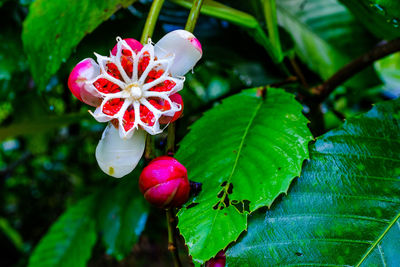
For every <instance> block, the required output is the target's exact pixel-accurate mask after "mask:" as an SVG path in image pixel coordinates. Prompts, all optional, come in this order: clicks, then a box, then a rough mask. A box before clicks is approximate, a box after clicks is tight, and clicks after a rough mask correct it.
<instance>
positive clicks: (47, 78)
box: [0, 0, 400, 266]
mask: <svg viewBox="0 0 400 267" xmlns="http://www.w3.org/2000/svg"><path fill="white" fill-rule="evenodd" d="M152 2H153V1H147V0H146V1H135V0H110V1H105V0H101V1H95V0H82V1H66V0H61V1H51V0H47V1H46V0H36V1H33V0H19V1H7V0H0V22H1V24H2V28H1V30H0V93H1V94H0V124H1V128H0V142H3V143H1V144H0V177H1V178H2V179H0V235H1V236H2V237H5V238H0V239H1V240H0V247H1V248H2V250H1V254H0V257H1V259H2V262H1V264H2V265H4V266H26V265H27V264H28V259H29V258H30V260H29V264H30V265H31V266H32V265H33V266H84V265H87V266H127V265H129V266H150V265H152V266H153V265H154V266H161V265H165V262H167V263H168V262H169V261H170V260H171V258H170V256H169V251H168V248H167V243H168V240H167V230H166V229H165V217H164V216H165V214H164V213H163V212H160V211H159V210H156V209H149V207H148V206H147V205H146V203H144V201H143V196H142V195H141V194H140V193H139V190H138V186H137V178H138V174H139V172H140V171H141V168H140V167H138V168H137V172H136V173H135V174H133V175H130V176H129V177H126V178H123V179H117V180H115V179H112V178H109V177H107V176H106V175H104V174H102V173H101V171H100V170H99V169H98V166H97V164H96V160H95V157H94V151H95V148H96V144H97V143H98V141H99V138H100V137H101V131H102V130H103V129H104V124H100V123H98V122H96V121H95V120H93V119H91V117H90V115H89V114H88V113H87V109H88V107H87V106H85V105H83V104H82V103H80V102H79V101H77V100H76V99H74V98H73V96H72V95H71V94H70V92H69V90H68V88H67V77H68V75H69V72H70V70H71V69H72V68H73V66H74V65H75V64H76V63H77V62H79V61H80V60H82V59H83V58H85V57H88V56H91V55H92V54H93V52H94V51H95V52H98V53H99V54H102V55H106V54H107V53H109V50H110V49H111V48H112V47H113V45H114V44H115V37H117V36H121V37H122V38H136V39H138V38H139V36H140V35H141V33H142V29H143V27H144V26H146V23H145V21H146V17H147V14H148V12H149V10H150V5H151V4H152ZM161 2H163V5H162V9H161V12H160V16H159V18H158V20H157V23H156V27H155V31H154V40H158V39H159V38H161V36H163V35H164V34H165V33H166V32H169V31H171V30H174V29H176V28H183V27H184V25H185V23H186V22H187V19H188V14H189V12H188V9H189V8H191V7H192V5H193V3H197V2H198V1H192V0H170V1H161ZM132 3H134V5H131V4H132ZM159 3H160V2H159ZM274 3H276V8H275V6H274ZM341 3H342V4H341ZM121 7H127V8H121ZM117 10H118V11H117ZM399 10H400V4H399V1H394V0H391V1H389V0H371V1H370V0H362V1H354V0H349V1H344V0H324V1H320V0H304V1H303V0H302V1H296V0H271V1H270V0H268V1H267V0H265V1H263V0H250V1H226V0H224V1H222V0H217V1H213V0H204V1H203V6H202V8H201V13H202V16H200V17H199V20H198V21H197V23H196V27H195V32H194V34H195V35H196V37H197V38H198V39H199V40H200V42H201V43H202V46H203V58H202V60H201V61H200V62H199V63H198V64H197V65H196V67H195V68H194V72H192V73H188V74H187V75H186V81H185V86H184V87H185V88H184V90H182V91H180V94H181V95H182V97H183V98H184V104H185V109H184V114H183V115H184V116H183V117H182V118H180V119H179V120H178V122H177V124H176V130H175V133H176V135H175V137H176V140H177V141H180V140H183V141H182V142H181V147H180V148H179V150H178V154H177V157H178V158H179V159H180V160H181V161H182V162H183V163H184V164H185V165H186V167H187V169H188V173H189V176H190V177H189V178H190V179H191V180H193V181H197V182H201V183H202V188H203V189H202V191H201V192H200V193H199V195H197V196H193V197H192V199H191V200H190V201H189V202H188V203H187V204H186V205H185V206H184V207H183V208H182V209H181V211H180V212H179V225H178V226H179V230H180V231H181V233H182V235H183V237H184V240H183V238H181V237H179V238H178V246H177V247H178V251H179V254H180V257H181V260H182V263H183V266H189V264H190V263H191V260H192V259H194V261H195V264H199V262H204V261H206V260H207V259H209V258H210V257H212V256H214V255H215V254H216V253H217V252H218V251H220V250H221V249H224V248H227V247H228V252H227V255H228V264H229V265H230V266H231V265H233V266H246V265H249V266H283V265H293V266H300V265H312V264H314V265H316V266H325V265H329V266H331V265H335V266H344V265H346V266H347V265H351V266H357V263H358V264H359V265H360V266H385V265H386V266H399V265H400V262H399V259H398V254H399V251H400V247H399V243H398V240H399V238H400V228H399V227H397V226H398V225H399V223H400V219H399V216H400V213H399V203H400V200H399V195H400V194H399V186H398V182H399V181H398V178H399V176H400V173H399V170H400V167H399V164H398V162H399V161H400V159H399V158H398V155H399V154H400V153H399V149H400V148H399V144H398V143H399V142H398V139H399V134H398V133H399V132H400V131H399V129H398V128H399V118H400V115H399V101H400V100H396V101H393V102H387V103H384V104H379V105H377V106H376V107H375V108H374V109H373V110H372V111H371V112H369V113H367V114H364V115H362V116H359V117H356V118H354V119H350V120H349V122H347V123H345V124H344V126H342V127H341V128H339V129H337V130H334V131H331V132H328V133H326V132H327V130H328V129H329V128H334V127H338V126H341V125H342V124H343V118H345V117H351V116H353V115H354V114H359V113H360V112H364V111H366V110H368V109H370V106H371V105H372V104H374V103H377V102H379V101H381V100H382V99H385V98H392V97H395V96H398V95H399V90H398V89H399V88H400V78H399V76H400V75H399V70H398V69H399V62H400V61H399V55H398V54H393V55H390V56H388V57H387V58H384V59H381V60H379V61H377V62H375V64H374V68H370V67H369V68H367V71H366V72H362V73H360V74H358V75H356V76H354V78H352V79H351V80H349V81H348V82H346V83H341V86H340V87H338V88H337V89H336V90H335V91H334V93H332V94H331V95H330V96H329V98H328V99H327V100H326V101H324V102H323V103H316V102H315V98H313V96H312V93H311V94H310V93H309V92H310V91H311V92H313V90H308V89H311V88H310V87H314V86H317V85H319V84H320V83H321V82H322V80H324V79H326V78H328V77H330V76H331V75H332V74H334V73H335V72H336V71H337V70H338V69H339V68H341V67H342V66H343V65H345V64H346V63H348V62H350V61H352V60H354V59H355V58H356V57H358V56H360V55H362V54H364V53H365V52H367V51H369V50H371V49H374V47H375V46H376V45H377V44H378V43H382V39H393V38H396V37H400V35H399V27H398V25H397V24H398V20H399V18H400V16H399ZM156 17H157V16H155V17H153V18H154V19H156ZM215 18H217V19H215ZM189 20H191V18H189ZM154 21H155V20H154ZM277 22H278V25H279V27H278V25H277ZM189 23H193V21H189ZM192 25H193V24H192ZM147 26H148V25H147ZM368 30H369V31H368ZM89 33H90V34H89ZM373 35H375V36H373ZM75 50H76V51H75ZM298 59H300V60H301V62H298ZM28 62H29V65H30V70H28ZM296 62H297V66H296V64H294V63H296ZM376 74H378V76H379V78H380V80H381V82H382V83H381V84H378V82H379V80H378V79H377V76H376ZM32 78H33V79H32ZM33 81H35V82H33ZM257 86H261V87H263V88H268V89H267V90H266V95H265V99H263V98H262V97H261V95H259V96H257V93H261V92H262V90H261V88H258V90H257V89H253V90H245V91H243V92H241V93H239V94H236V93H238V92H240V90H242V88H250V87H257ZM269 87H283V88H284V90H282V89H272V88H269ZM234 94H236V95H234ZM232 95H234V96H232ZM230 96H231V97H230ZM226 97H228V98H227V99H224V98H226ZM294 97H296V100H294ZM221 101H222V103H221ZM297 101H298V102H300V103H298V102H297ZM89 109H92V108H89ZM92 110H93V109H92ZM207 110H209V111H207ZM203 112H205V113H204V116H203ZM302 112H303V113H304V114H305V115H306V116H307V118H308V119H309V120H310V121H311V124H310V125H307V120H306V119H305V117H304V116H303V115H302ZM191 125H192V126H191ZM188 127H190V128H191V129H190V130H189V129H188ZM308 127H309V128H310V129H311V130H312V131H313V132H316V133H326V134H325V135H323V136H322V137H320V138H318V139H317V141H316V143H315V144H311V145H309V146H308V145H307V144H308V142H309V141H310V140H311V135H310V132H309V130H308ZM153 141H154V145H155V148H154V152H155V154H156V155H161V154H163V153H164V151H165V143H167V142H166V131H164V134H160V135H158V136H156V137H155V138H154V140H153ZM308 148H311V160H309V161H307V162H306V164H303V172H302V174H301V175H300V173H301V172H300V168H301V166H302V163H304V159H307V158H308V155H309V152H308ZM299 175H300V176H301V178H299V179H297V180H295V182H294V183H293V187H292V188H291V189H290V187H289V186H290V184H291V183H292V180H293V179H294V178H295V177H296V176H299ZM288 187H289V190H288ZM282 193H284V194H282ZM286 194H288V195H287V196H286ZM82 196H89V197H88V198H85V199H83V200H81V201H77V200H79V199H82ZM70 203H76V204H75V205H72V206H69V205H70ZM66 206H68V208H66ZM267 208H268V210H267ZM265 212H266V214H267V216H265ZM60 214H62V215H61V216H60ZM57 218H58V219H57ZM52 224H53V225H52ZM51 225H52V226H51ZM48 229H50V230H48ZM46 230H48V232H47V234H46V235H44V237H43V233H45V232H46ZM246 230H248V232H247V233H246ZM240 235H242V236H241V237H240ZM39 240H41V241H40V242H39ZM396 241H397V242H396ZM184 242H186V245H187V247H188V248H189V253H190V254H191V255H192V256H193V258H191V257H189V256H188V255H187V253H186V252H187V250H186V249H184ZM35 244H38V245H37V247H36V248H34V247H33V246H34V245H35ZM230 244H231V247H229V245H230ZM396 256H397V257H396ZM382 259H383V260H384V262H383V261H382ZM361 263H362V264H361Z"/></svg>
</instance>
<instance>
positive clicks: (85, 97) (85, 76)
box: [68, 58, 101, 106]
mask: <svg viewBox="0 0 400 267" xmlns="http://www.w3.org/2000/svg"><path fill="white" fill-rule="evenodd" d="M99 74H100V67H99V65H97V63H96V61H94V60H93V59H91V58H86V59H84V60H82V61H81V62H79V63H78V64H77V65H76V66H75V68H74V69H73V70H72V71H71V74H70V75H69V78H68V87H69V89H70V90H71V92H72V94H73V95H74V96H75V97H76V98H78V99H79V100H80V101H82V102H84V103H86V104H88V105H91V106H98V105H99V104H100V101H101V95H100V94H99V93H98V92H97V91H96V89H95V88H94V86H93V85H92V84H90V83H87V82H88V81H90V80H92V79H93V78H94V77H96V76H98V75H99Z"/></svg>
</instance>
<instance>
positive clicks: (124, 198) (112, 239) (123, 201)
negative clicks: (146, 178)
mask: <svg viewBox="0 0 400 267" xmlns="http://www.w3.org/2000/svg"><path fill="white" fill-rule="evenodd" d="M136 173H137V175H136V177H128V178H127V179H122V180H118V186H116V187H115V188H114V189H113V190H107V191H106V192H104V193H105V194H103V195H102V200H101V203H100V205H99V207H100V209H99V211H98V227H99V230H100V232H101V233H102V239H103V242H104V244H105V246H106V253H107V254H109V255H113V256H115V257H116V258H117V260H122V259H123V258H124V257H125V256H126V255H128V254H129V253H130V252H131V251H132V247H133V245H134V244H135V243H136V242H137V241H138V239H139V236H140V234H141V233H142V231H143V230H144V227H145V225H146V221H147V216H148V213H149V206H148V204H147V202H145V201H144V198H143V195H142V194H141V193H140V192H139V187H138V183H137V180H138V176H139V173H138V172H136ZM130 176H134V175H130Z"/></svg>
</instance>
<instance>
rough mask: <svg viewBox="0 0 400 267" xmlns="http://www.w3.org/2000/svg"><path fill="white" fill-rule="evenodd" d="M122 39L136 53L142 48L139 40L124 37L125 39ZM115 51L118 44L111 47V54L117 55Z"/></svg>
mask: <svg viewBox="0 0 400 267" xmlns="http://www.w3.org/2000/svg"><path fill="white" fill-rule="evenodd" d="M123 40H124V41H125V42H126V43H127V44H128V45H129V46H130V47H131V48H132V50H133V52H135V53H138V52H139V51H140V50H142V48H143V45H142V44H141V43H140V42H139V41H136V40H135V39H133V38H126V39H123ZM117 51H118V44H116V45H115V46H114V47H113V49H112V50H111V54H112V55H113V56H116V55H117Z"/></svg>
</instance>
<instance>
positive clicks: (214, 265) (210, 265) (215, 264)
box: [206, 250, 226, 267]
mask: <svg viewBox="0 0 400 267" xmlns="http://www.w3.org/2000/svg"><path fill="white" fill-rule="evenodd" d="M225 263H226V257H225V253H224V251H223V250H221V251H220V252H218V254H217V255H216V256H215V257H214V258H212V259H210V260H209V261H207V263H206V267H224V266H225Z"/></svg>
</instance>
